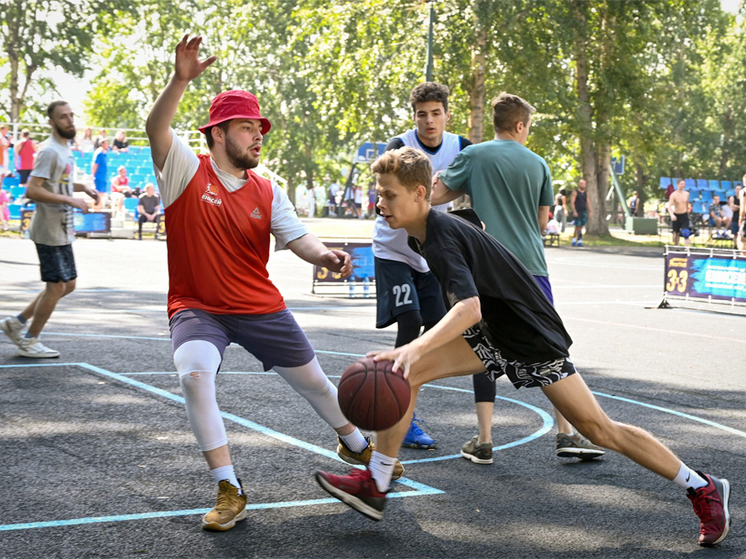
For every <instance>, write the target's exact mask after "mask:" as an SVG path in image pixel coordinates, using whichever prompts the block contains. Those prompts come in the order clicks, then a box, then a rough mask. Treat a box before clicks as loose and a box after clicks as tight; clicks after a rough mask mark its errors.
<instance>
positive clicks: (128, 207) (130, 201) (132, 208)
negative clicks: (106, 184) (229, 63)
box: [123, 198, 140, 219]
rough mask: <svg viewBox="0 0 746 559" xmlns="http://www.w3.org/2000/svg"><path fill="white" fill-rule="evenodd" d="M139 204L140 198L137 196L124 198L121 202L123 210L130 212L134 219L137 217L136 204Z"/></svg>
mask: <svg viewBox="0 0 746 559" xmlns="http://www.w3.org/2000/svg"><path fill="white" fill-rule="evenodd" d="M139 204H140V199H139V198H125V199H124V202H123V205H124V209H125V211H127V212H128V213H130V214H132V217H133V218H134V219H137V217H138V215H137V206H138V205H139Z"/></svg>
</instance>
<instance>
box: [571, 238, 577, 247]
mask: <svg viewBox="0 0 746 559" xmlns="http://www.w3.org/2000/svg"><path fill="white" fill-rule="evenodd" d="M572 246H574V247H576V246H578V241H577V240H576V239H575V237H573V238H572Z"/></svg>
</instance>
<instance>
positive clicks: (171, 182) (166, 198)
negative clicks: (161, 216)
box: [153, 128, 199, 209]
mask: <svg viewBox="0 0 746 559" xmlns="http://www.w3.org/2000/svg"><path fill="white" fill-rule="evenodd" d="M153 169H154V170H155V178H156V180H157V181H158V192H159V193H160V195H161V202H162V203H163V208H164V209H165V208H167V207H168V206H170V205H171V204H173V203H174V201H175V200H176V199H177V198H178V197H179V196H181V193H182V192H184V190H186V187H187V185H188V184H189V181H191V180H192V177H194V175H195V174H196V173H197V169H199V158H198V157H197V156H196V155H195V153H194V152H193V151H192V150H191V149H190V148H189V146H187V145H185V144H184V143H183V142H182V141H181V140H180V139H179V137H178V136H177V135H176V131H175V130H174V129H173V128H172V129H171V149H169V150H168V155H167V156H166V162H165V163H164V164H163V170H160V169H158V167H156V166H155V164H154V165H153Z"/></svg>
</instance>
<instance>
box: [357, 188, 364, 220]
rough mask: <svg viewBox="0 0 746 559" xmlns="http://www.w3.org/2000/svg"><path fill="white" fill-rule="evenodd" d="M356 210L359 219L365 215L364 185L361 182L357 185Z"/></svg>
mask: <svg viewBox="0 0 746 559" xmlns="http://www.w3.org/2000/svg"><path fill="white" fill-rule="evenodd" d="M355 211H356V212H357V217H358V218H359V219H363V218H364V217H365V216H364V215H363V187H362V186H360V185H359V184H356V185H355Z"/></svg>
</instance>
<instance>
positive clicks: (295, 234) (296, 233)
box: [270, 181, 309, 250]
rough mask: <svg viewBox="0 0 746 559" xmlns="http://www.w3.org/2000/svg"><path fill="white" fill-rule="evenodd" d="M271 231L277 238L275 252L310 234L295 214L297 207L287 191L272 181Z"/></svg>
mask: <svg viewBox="0 0 746 559" xmlns="http://www.w3.org/2000/svg"><path fill="white" fill-rule="evenodd" d="M270 230H271V231H272V234H273V235H274V236H275V250H283V249H285V248H287V246H286V245H287V244H288V243H289V242H290V241H294V240H295V239H300V238H301V237H302V236H303V235H306V234H308V232H309V231H308V227H306V226H305V225H304V224H303V223H302V222H301V220H300V219H298V214H296V213H295V207H293V204H291V203H290V200H289V199H288V197H287V194H285V191H284V190H283V189H282V188H280V187H279V186H278V185H277V184H276V183H275V182H274V181H272V222H271V224H270Z"/></svg>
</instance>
